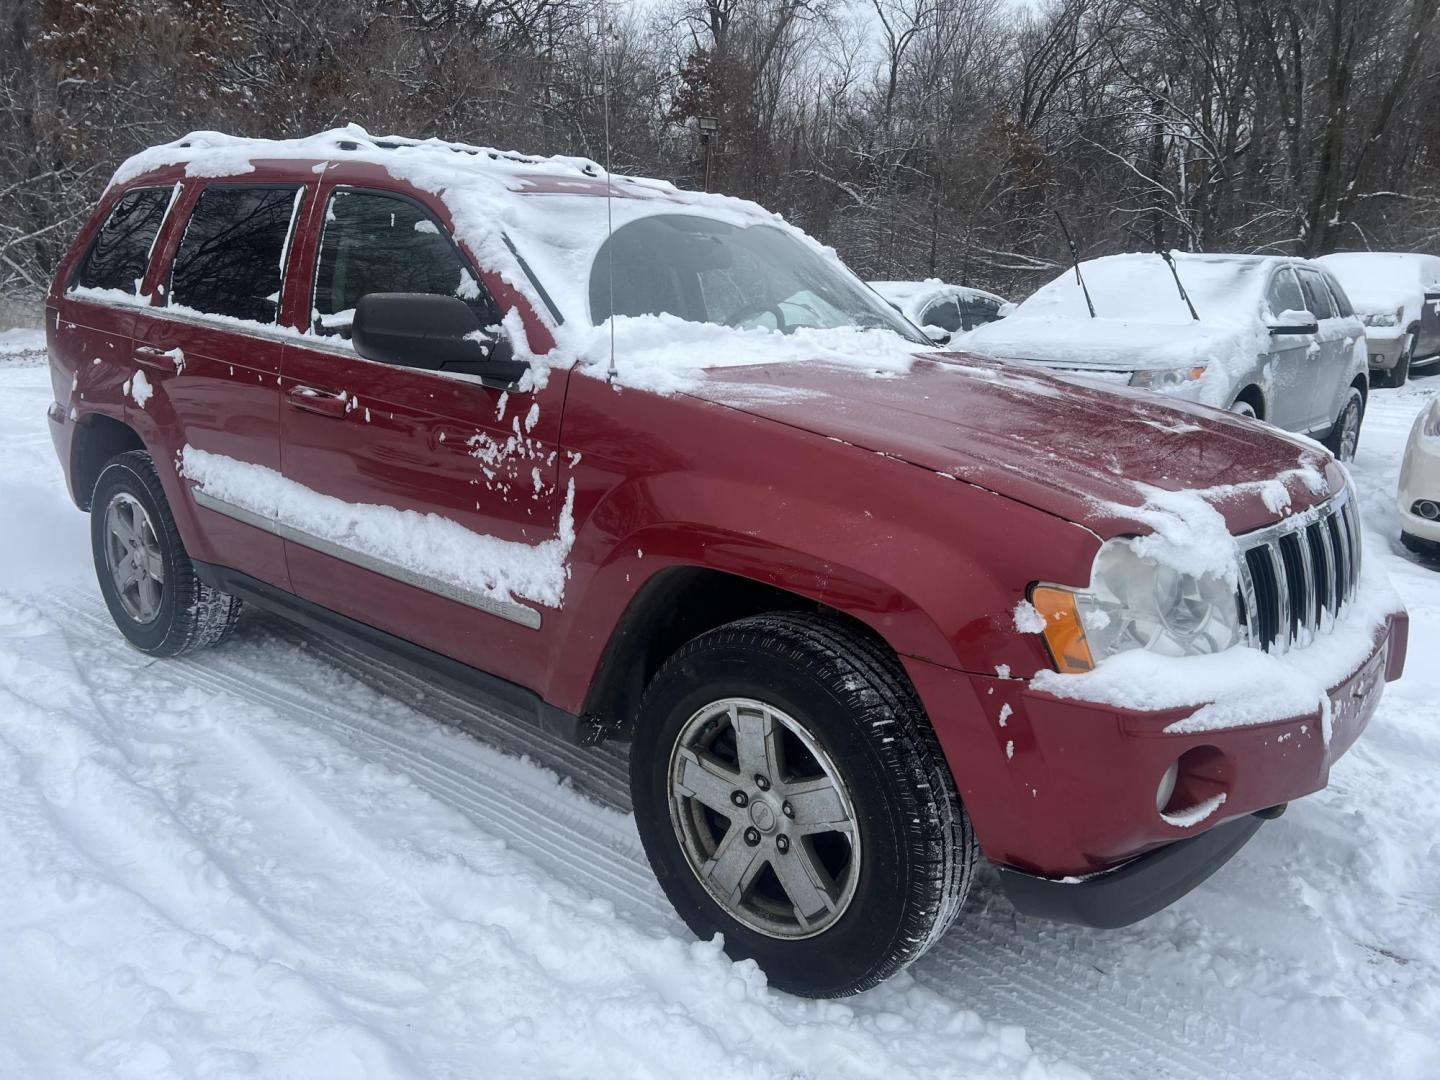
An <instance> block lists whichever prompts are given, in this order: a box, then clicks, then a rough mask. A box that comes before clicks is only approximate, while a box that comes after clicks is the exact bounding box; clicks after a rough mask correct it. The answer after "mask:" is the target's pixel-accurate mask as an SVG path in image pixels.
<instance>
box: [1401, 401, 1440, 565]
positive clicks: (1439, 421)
mask: <svg viewBox="0 0 1440 1080" xmlns="http://www.w3.org/2000/svg"><path fill="white" fill-rule="evenodd" d="M1397 501H1398V503H1399V505H1398V507H1397V509H1398V510H1399V511H1400V539H1401V541H1403V542H1404V544H1405V546H1406V547H1408V548H1409V549H1410V550H1411V551H1414V552H1415V553H1416V554H1418V555H1426V556H1429V557H1431V558H1440V397H1437V398H1435V399H1434V400H1432V401H1431V402H1430V404H1429V405H1427V406H1426V407H1425V408H1423V409H1421V410H1420V415H1419V416H1417V417H1416V418H1415V426H1414V427H1412V428H1411V429H1410V441H1409V442H1408V443H1407V444H1406V445H1405V460H1404V461H1403V462H1401V464H1400V493H1399V498H1398V500H1397Z"/></svg>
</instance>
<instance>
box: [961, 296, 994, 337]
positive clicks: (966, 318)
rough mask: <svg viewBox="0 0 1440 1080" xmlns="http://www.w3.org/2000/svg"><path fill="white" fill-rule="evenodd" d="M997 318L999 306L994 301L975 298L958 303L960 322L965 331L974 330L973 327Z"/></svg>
mask: <svg viewBox="0 0 1440 1080" xmlns="http://www.w3.org/2000/svg"><path fill="white" fill-rule="evenodd" d="M998 318H1000V305H999V304H997V303H996V302H995V301H994V300H985V299H982V298H980V297H978V296H977V297H973V298H971V299H969V300H961V301H960V321H961V322H962V323H963V324H964V326H965V329H966V330H974V329H975V327H977V326H981V325H983V324H985V323H988V322H994V321H995V320H996V319H998Z"/></svg>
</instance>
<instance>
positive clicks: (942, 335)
mask: <svg viewBox="0 0 1440 1080" xmlns="http://www.w3.org/2000/svg"><path fill="white" fill-rule="evenodd" d="M920 329H921V330H923V331H924V332H925V336H926V337H928V338H929V339H930V340H931V341H933V342H934V343H935V344H936V345H949V344H950V338H951V336H952V335H951V333H950V331H949V330H946V329H945V328H944V327H943V326H922V327H921V328H920Z"/></svg>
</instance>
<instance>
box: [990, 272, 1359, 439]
mask: <svg viewBox="0 0 1440 1080" xmlns="http://www.w3.org/2000/svg"><path fill="white" fill-rule="evenodd" d="M1174 265H1175V274H1174V275H1172V274H1171V271H1170V267H1169V266H1167V265H1166V263H1165V260H1164V259H1163V258H1162V257H1161V256H1160V255H1147V254H1135V255H1110V256H1107V257H1105V258H1100V259H1090V260H1088V261H1086V262H1082V263H1081V264H1080V275H1081V277H1082V278H1083V282H1084V284H1083V286H1082V285H1081V284H1080V283H1079V282H1078V281H1077V280H1076V272H1075V271H1074V270H1067V271H1066V272H1065V273H1063V274H1061V275H1060V276H1059V277H1058V278H1056V279H1055V280H1054V281H1051V282H1050V283H1049V284H1047V285H1045V286H1044V287H1042V288H1041V289H1039V290H1038V291H1036V292H1035V293H1034V295H1032V296H1030V297H1029V298H1028V299H1027V300H1025V301H1024V302H1023V303H1021V304H1020V305H1019V306H1018V307H1016V309H1015V311H1014V312H1013V313H1012V314H1011V315H1010V316H1009V317H1008V318H1006V319H1004V320H1002V321H1000V322H997V323H991V324H989V325H988V326H982V327H980V328H979V329H978V330H976V331H975V332H974V333H973V334H970V335H969V336H967V337H966V339H965V347H966V348H967V349H973V350H974V351H976V352H983V353H987V354H989V355H992V356H998V357H1003V358H1006V359H1011V360H1021V361H1026V362H1032V363H1037V364H1043V365H1045V366H1046V367H1051V368H1058V369H1062V370H1068V371H1073V372H1077V373H1081V374H1085V375H1089V376H1092V377H1096V378H1101V379H1107V380H1114V381H1119V382H1125V383H1129V384H1130V385H1131V386H1139V387H1144V388H1145V389H1148V390H1156V391H1159V392H1160V393H1163V394H1168V395H1171V396H1172V397H1179V398H1185V399H1187V400H1189V401H1197V402H1201V403H1203V404H1206V405H1213V406H1215V407H1217V408H1221V409H1229V410H1231V411H1233V412H1238V413H1242V414H1244V415H1247V416H1254V417H1258V418H1259V419H1262V420H1265V421H1267V422H1269V423H1271V424H1274V425H1275V426H1276V427H1281V428H1284V429H1286V430H1287V431H1297V432H1301V433H1303V434H1306V435H1310V436H1312V437H1314V438H1316V439H1319V440H1322V441H1323V442H1324V443H1325V445H1326V446H1328V447H1329V448H1330V450H1331V451H1332V452H1333V453H1335V454H1336V455H1337V456H1339V457H1340V458H1341V459H1342V460H1346V461H1348V460H1349V459H1350V458H1351V457H1353V456H1354V453H1355V446H1356V444H1357V443H1358V442H1359V438H1360V424H1361V421H1362V419H1363V418H1364V414H1365V399H1366V395H1367V394H1368V392H1369V389H1368V380H1367V378H1366V359H1365V344H1364V327H1363V325H1362V324H1361V322H1360V320H1359V319H1358V318H1356V316H1355V313H1354V311H1353V309H1352V308H1351V306H1350V301H1349V299H1348V298H1347V297H1346V295H1345V291H1344V289H1342V288H1341V287H1340V285H1339V283H1338V282H1336V281H1335V280H1334V278H1333V277H1332V276H1331V275H1330V274H1329V273H1327V272H1326V271H1325V270H1324V269H1323V268H1322V267H1321V266H1320V265H1319V264H1317V263H1314V262H1309V261H1306V260H1304V259H1291V258H1280V257H1271V256H1258V255H1188V254H1183V253H1181V252H1175V253H1174ZM1177 276H1178V277H1179V280H1180V284H1181V285H1183V286H1184V289H1185V296H1188V298H1189V302H1188V303H1187V302H1186V299H1185V296H1182V295H1181V293H1180V289H1179V287H1177V285H1176V281H1175V278H1176V277H1177ZM1087 290H1088V292H1089V301H1088V303H1087V300H1086V291H1087ZM1090 305H1093V306H1094V315H1093V316H1092V315H1091V313H1090ZM1192 306H1193V308H1194V311H1193V313H1192V311H1191V307H1192Z"/></svg>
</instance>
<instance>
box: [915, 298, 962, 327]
mask: <svg viewBox="0 0 1440 1080" xmlns="http://www.w3.org/2000/svg"><path fill="white" fill-rule="evenodd" d="M961 324H962V321H961V318H960V305H959V304H957V303H955V301H954V300H941V301H940V302H939V303H938V304H931V305H930V306H929V307H928V308H926V309H925V311H924V312H923V313H922V314H921V316H920V325H921V326H938V327H940V329H942V330H949V331H950V332H951V333H952V334H953V333H955V332H956V331H957V330H959V329H960V328H961ZM965 329H967V330H968V329H969V327H968V326H967V327H965Z"/></svg>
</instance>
